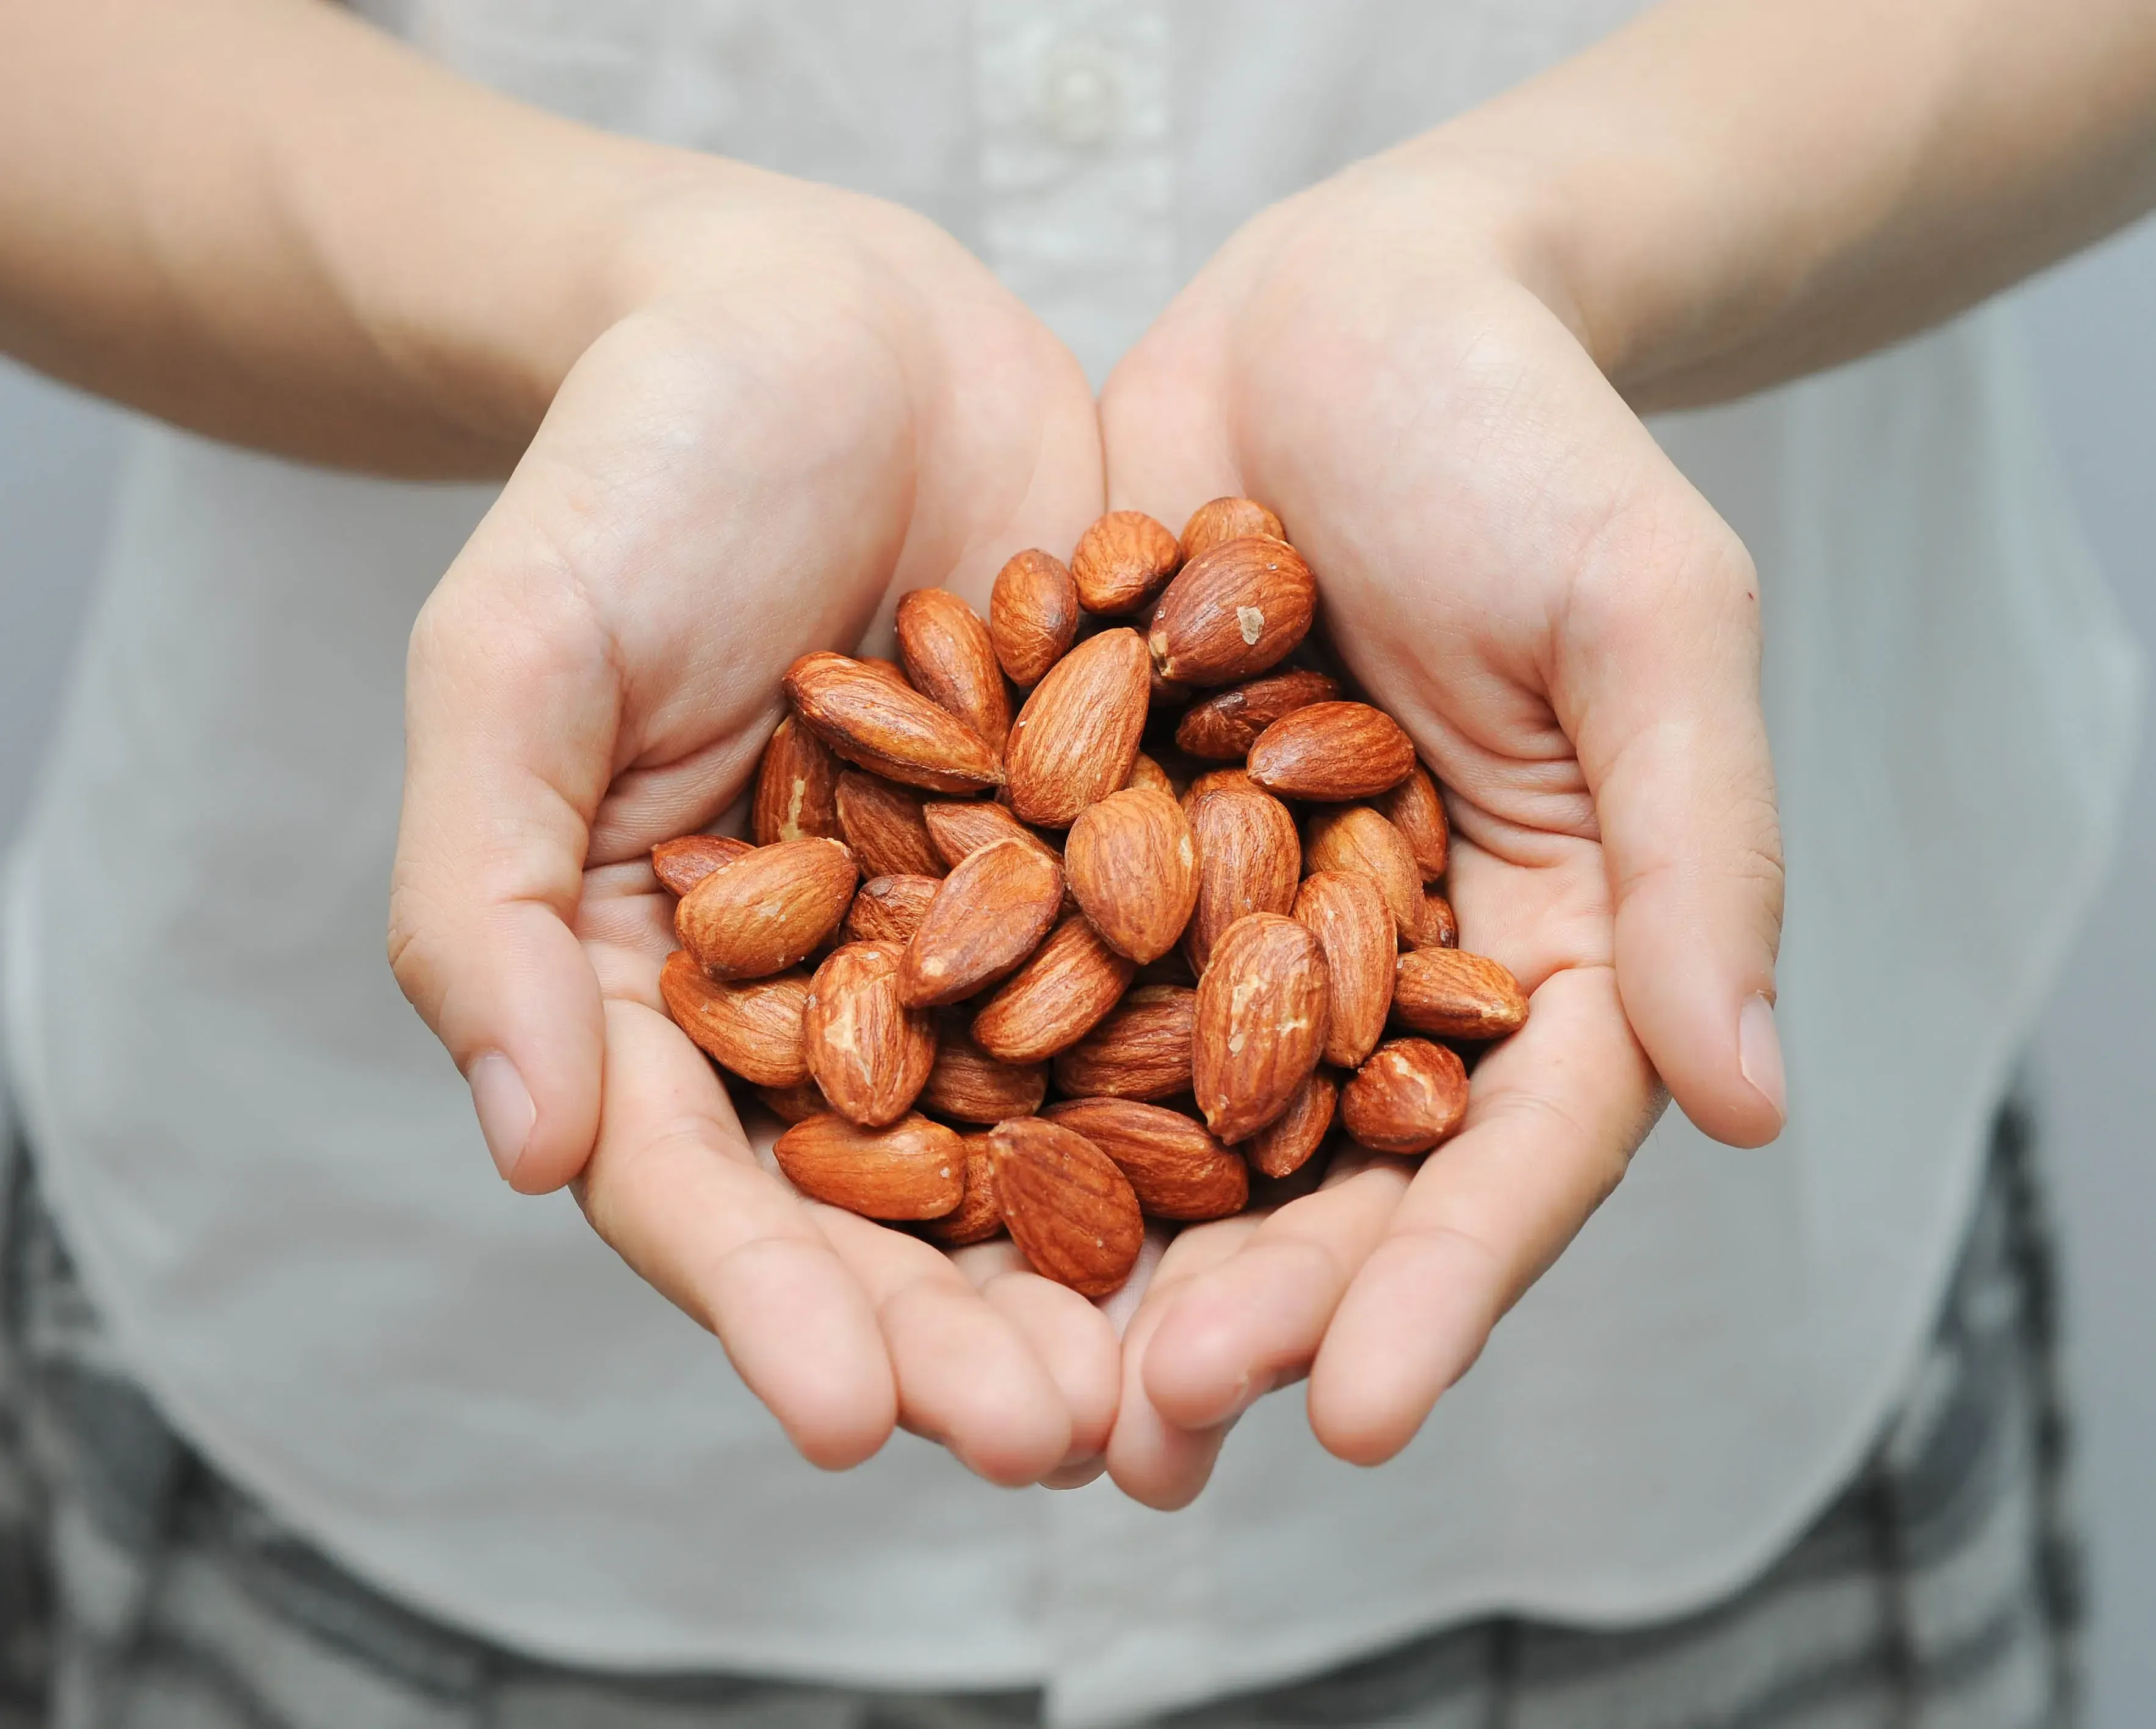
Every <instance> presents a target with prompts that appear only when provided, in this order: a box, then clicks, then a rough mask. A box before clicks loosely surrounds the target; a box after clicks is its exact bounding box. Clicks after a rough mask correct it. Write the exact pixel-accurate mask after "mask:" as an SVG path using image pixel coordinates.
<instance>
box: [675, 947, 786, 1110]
mask: <svg viewBox="0 0 2156 1729" xmlns="http://www.w3.org/2000/svg"><path fill="white" fill-rule="evenodd" d="M659 994H660V996H661V997H662V998H663V999H664V1000H665V1004H666V1012H667V1013H668V1014H670V1015H671V1016H673V1017H674V1024H675V1026H677V1027H680V1029H681V1030H682V1032H685V1033H687V1034H688V1035H689V1037H690V1042H693V1043H694V1044H695V1045H696V1048H697V1049H698V1050H700V1051H701V1052H703V1053H704V1054H705V1055H706V1057H710V1058H711V1060H712V1061H713V1062H715V1063H721V1064H722V1065H723V1066H724V1067H726V1068H729V1069H731V1071H732V1072H733V1073H736V1074H737V1075H739V1076H740V1077H741V1078H742V1079H743V1080H745V1081H752V1082H754V1083H756V1084H757V1085H758V1086H760V1087H791V1086H794V1085H796V1084H798V1083H799V1082H800V1081H802V1080H803V1079H804V1078H806V1077H807V1075H808V1040H807V1036H806V1029H805V1027H804V1023H803V1011H804V1010H805V1009H806V1007H807V1006H808V978H807V976H806V975H803V974H801V973H781V974H780V975H778V977H777V978H775V979H745V980H741V981H740V982H738V983H727V984H721V983H720V982H718V981H717V980H714V979H713V978H711V975H709V974H707V973H706V972H705V970H703V968H701V966H699V965H696V957H695V956H694V955H690V953H689V951H688V950H687V949H675V951H674V952H673V953H672V954H671V955H668V956H667V957H666V964H665V965H664V966H663V967H661V968H660V970H659Z"/></svg>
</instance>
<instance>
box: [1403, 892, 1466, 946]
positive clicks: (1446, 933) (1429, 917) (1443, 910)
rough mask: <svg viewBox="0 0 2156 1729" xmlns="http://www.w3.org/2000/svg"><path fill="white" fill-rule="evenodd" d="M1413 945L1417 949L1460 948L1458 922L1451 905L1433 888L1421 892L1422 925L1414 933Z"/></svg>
mask: <svg viewBox="0 0 2156 1729" xmlns="http://www.w3.org/2000/svg"><path fill="white" fill-rule="evenodd" d="M1414 945H1415V947H1416V948H1418V949H1457V948H1458V947H1459V946H1460V920H1459V919H1458V917H1457V916H1456V915H1455V913H1454V912H1453V910H1452V903H1451V902H1450V901H1449V900H1447V899H1446V898H1445V897H1444V896H1443V895H1441V894H1440V893H1438V892H1437V890H1435V888H1430V889H1425V890H1424V892H1423V897H1422V924H1421V925H1420V926H1419V928H1418V929H1417V930H1416V931H1415V938H1414Z"/></svg>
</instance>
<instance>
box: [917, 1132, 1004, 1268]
mask: <svg viewBox="0 0 2156 1729" xmlns="http://www.w3.org/2000/svg"><path fill="white" fill-rule="evenodd" d="M962 1145H964V1147H965V1149H966V1193H965V1198H964V1199H962V1201H960V1202H959V1203H958V1205H957V1207H956V1208H955V1209H954V1210H953V1211H952V1212H947V1213H945V1214H944V1215H943V1217H942V1218H940V1219H929V1220H927V1221H926V1222H923V1223H922V1225H921V1235H922V1236H923V1237H926V1238H927V1239H928V1240H929V1241H930V1242H931V1243H941V1244H942V1246H943V1247H944V1248H965V1247H967V1245H968V1244H969V1243H986V1242H987V1241H988V1239H989V1238H991V1237H994V1236H998V1235H999V1234H1000V1233H1001V1232H1002V1231H1003V1228H1004V1210H1003V1208H1001V1207H998V1206H997V1205H996V1178H995V1170H994V1166H993V1161H992V1160H990V1159H989V1157H988V1136H987V1135H965V1136H963V1137H962Z"/></svg>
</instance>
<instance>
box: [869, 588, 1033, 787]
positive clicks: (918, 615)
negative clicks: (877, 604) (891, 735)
mask: <svg viewBox="0 0 2156 1729" xmlns="http://www.w3.org/2000/svg"><path fill="white" fill-rule="evenodd" d="M892 623H893V625H894V626H895V628H896V630H897V632H898V653H899V658H900V659H901V661H904V662H905V664H906V677H907V679H908V680H909V681H910V682H911V684H912V686H913V687H914V689H916V690H917V691H919V692H921V695H922V696H924V697H927V698H928V700H929V701H930V702H933V703H934V704H935V705H936V706H937V708H942V709H944V710H947V712H948V713H952V714H955V715H957V717H958V718H959V719H961V720H962V721H963V722H965V723H966V724H967V725H968V726H969V727H971V728H973V730H974V731H975V732H977V733H979V734H980V735H981V737H982V738H985V739H986V740H987V741H988V747H989V749H992V750H998V751H1000V750H1001V749H1003V748H1004V739H1005V738H1007V737H1009V733H1010V693H1009V692H1008V691H1007V690H1005V689H1004V669H1003V667H1002V666H1000V665H998V662H997V661H996V651H995V645H994V644H993V642H991V641H989V640H988V626H987V625H985V624H983V623H982V621H981V615H979V614H978V613H977V612H975V611H974V610H973V608H972V607H970V606H968V605H966V603H965V602H964V601H963V600H961V599H959V598H958V597H957V595H956V594H952V592H951V591H950V590H949V589H911V590H909V591H908V592H907V593H906V594H901V595H900V596H899V597H898V611H897V615H896V617H895V618H894V619H893V620H892Z"/></svg>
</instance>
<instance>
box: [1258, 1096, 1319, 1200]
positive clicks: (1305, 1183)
mask: <svg viewBox="0 0 2156 1729" xmlns="http://www.w3.org/2000/svg"><path fill="white" fill-rule="evenodd" d="M1289 1109H1291V1110H1292V1109H1294V1107H1293V1106H1290V1107H1289ZM1255 1139H1256V1138H1255V1137H1253V1139H1252V1140H1251V1141H1250V1142H1246V1143H1245V1145H1244V1153H1245V1156H1246V1157H1247V1156H1248V1155H1249V1151H1250V1146H1251V1145H1254V1144H1255ZM1338 1144H1339V1143H1338V1140H1337V1138H1335V1139H1332V1140H1322V1141H1320V1142H1319V1143H1318V1144H1317V1151H1316V1152H1315V1153H1313V1154H1312V1155H1310V1157H1308V1158H1307V1159H1306V1160H1303V1161H1302V1163H1301V1164H1300V1165H1298V1166H1296V1168H1295V1169H1294V1170H1292V1171H1290V1172H1288V1174H1287V1175H1286V1176H1264V1175H1263V1174H1261V1173H1260V1171H1258V1170H1257V1168H1256V1167H1255V1166H1252V1167H1251V1171H1250V1210H1251V1211H1252V1212H1272V1211H1274V1210H1275V1209H1276V1208H1279V1207H1285V1206H1286V1205H1287V1204H1288V1202H1291V1201H1300V1200H1301V1199H1302V1197H1303V1196H1305V1195H1313V1194H1315V1193H1317V1190H1318V1188H1319V1186H1321V1185H1322V1183H1323V1182H1324V1181H1325V1173H1326V1172H1327V1171H1328V1170H1330V1169H1331V1168H1332V1150H1333V1148H1334V1147H1335V1146H1337V1145H1338Z"/></svg>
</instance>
